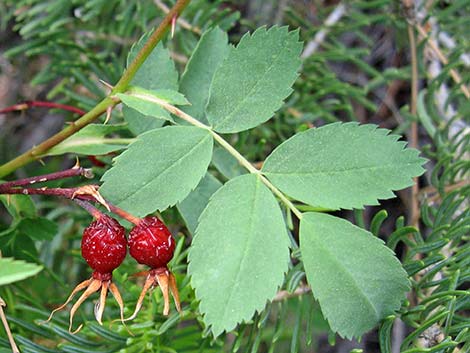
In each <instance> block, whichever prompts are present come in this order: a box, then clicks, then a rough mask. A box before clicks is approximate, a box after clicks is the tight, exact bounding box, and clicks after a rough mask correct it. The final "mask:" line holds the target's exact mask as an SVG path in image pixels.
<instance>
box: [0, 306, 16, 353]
mask: <svg viewBox="0 0 470 353" xmlns="http://www.w3.org/2000/svg"><path fill="white" fill-rule="evenodd" d="M4 306H5V307H6V306H7V304H6V303H5V301H4V300H3V299H2V297H0V319H1V320H2V323H3V327H4V328H5V332H6V334H7V337H8V341H9V342H10V346H11V351H12V352H13V353H20V350H19V349H18V346H17V345H16V342H15V339H14V338H13V335H12V334H11V331H10V326H8V321H7V317H6V315H5V312H4V311H3V307H4Z"/></svg>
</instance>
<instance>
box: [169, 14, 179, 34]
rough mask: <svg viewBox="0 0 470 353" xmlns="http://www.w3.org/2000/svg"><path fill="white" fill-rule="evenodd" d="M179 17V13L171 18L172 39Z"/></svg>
mask: <svg viewBox="0 0 470 353" xmlns="http://www.w3.org/2000/svg"><path fill="white" fill-rule="evenodd" d="M177 19H178V16H177V15H174V16H173V18H172V19H171V39H173V37H174V35H175V28H176V20H177Z"/></svg>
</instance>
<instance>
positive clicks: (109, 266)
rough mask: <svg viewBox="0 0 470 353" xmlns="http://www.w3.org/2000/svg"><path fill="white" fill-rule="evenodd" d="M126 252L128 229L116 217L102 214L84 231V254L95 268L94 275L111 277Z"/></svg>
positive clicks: (86, 259) (89, 263)
mask: <svg viewBox="0 0 470 353" xmlns="http://www.w3.org/2000/svg"><path fill="white" fill-rule="evenodd" d="M126 253H127V239H126V230H125V229H124V227H122V226H121V225H120V224H119V222H118V221H116V220H115V219H114V218H111V217H109V216H107V215H102V216H101V217H100V218H98V219H97V220H95V221H93V222H92V223H91V224H90V225H89V226H88V227H86V228H85V230H84V231H83V237H82V256H83V258H84V259H85V261H86V262H87V263H88V265H89V266H90V267H91V268H92V269H93V270H95V273H94V274H93V276H94V277H100V278H98V279H101V278H102V277H103V278H105V277H106V278H107V277H111V276H110V275H111V273H112V272H113V270H114V269H116V268H117V267H119V265H120V264H121V263H122V262H123V261H124V258H125V257H126Z"/></svg>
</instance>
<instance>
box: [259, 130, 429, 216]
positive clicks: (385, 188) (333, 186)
mask: <svg viewBox="0 0 470 353" xmlns="http://www.w3.org/2000/svg"><path fill="white" fill-rule="evenodd" d="M388 133H389V131H388V130H385V129H377V127H376V126H374V125H358V124H356V123H349V124H330V125H327V126H324V127H320V128H318V129H310V130H307V131H305V132H302V133H298V134H297V135H295V136H293V137H292V138H290V139H289V140H287V141H285V142H284V143H283V144H281V145H280V146H279V147H278V148H277V149H276V150H274V152H273V153H272V154H271V155H270V156H269V157H268V158H267V159H266V162H265V163H264V165H263V172H264V173H265V174H266V176H267V177H268V178H269V180H271V181H272V182H273V184H274V185H276V186H277V187H279V188H280V189H281V190H282V191H284V192H285V193H287V194H288V195H290V196H292V197H294V198H296V199H297V200H300V201H302V202H305V203H307V204H310V205H314V206H321V207H325V208H330V209H339V208H346V209H351V208H363V207H364V206H365V205H376V204H377V199H389V198H392V197H394V196H395V195H394V194H393V193H392V192H391V190H399V189H403V188H405V187H407V186H410V185H412V184H413V181H412V177H414V176H418V175H421V174H422V173H423V172H424V169H423V168H422V167H421V165H422V164H423V163H424V161H425V160H424V159H423V158H420V157H418V153H419V152H418V151H417V150H413V149H405V148H404V147H405V145H406V143H405V142H397V140H398V138H399V136H396V135H388ZM352 190H354V191H353V192H352Z"/></svg>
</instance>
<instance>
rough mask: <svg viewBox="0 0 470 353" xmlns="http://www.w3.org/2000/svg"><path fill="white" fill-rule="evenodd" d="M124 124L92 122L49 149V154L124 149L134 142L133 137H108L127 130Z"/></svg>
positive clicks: (97, 153) (90, 153) (107, 151)
mask: <svg viewBox="0 0 470 353" xmlns="http://www.w3.org/2000/svg"><path fill="white" fill-rule="evenodd" d="M125 128H126V127H125V126H124V125H102V124H90V125H88V126H85V127H84V128H83V129H82V130H80V131H78V132H77V133H76V134H74V135H73V136H70V137H69V138H67V139H65V140H64V141H62V142H61V143H59V144H58V145H56V146H54V147H52V148H51V149H50V150H49V151H47V154H46V155H47V156H55V155H61V154H65V153H76V154H84V155H101V154H107V153H110V152H115V151H119V150H123V149H125V148H126V147H127V145H128V144H129V143H130V142H132V140H131V139H121V138H110V137H106V136H108V135H110V134H112V133H116V132H119V131H123V130H125Z"/></svg>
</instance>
